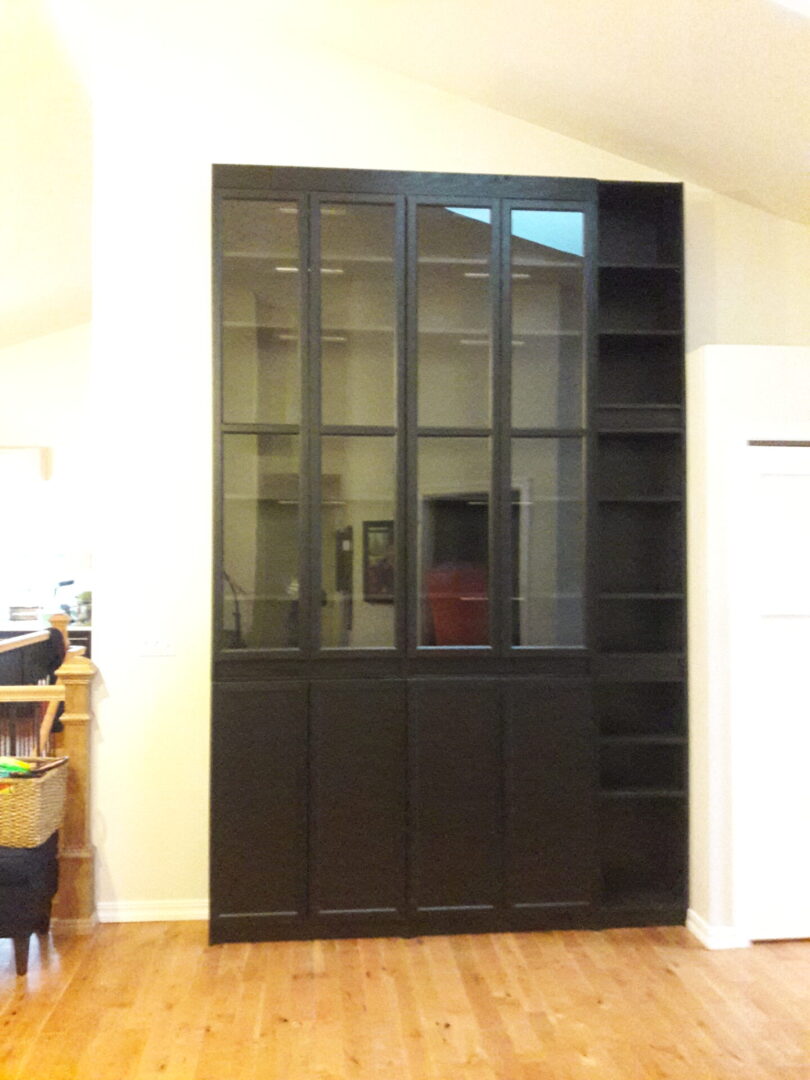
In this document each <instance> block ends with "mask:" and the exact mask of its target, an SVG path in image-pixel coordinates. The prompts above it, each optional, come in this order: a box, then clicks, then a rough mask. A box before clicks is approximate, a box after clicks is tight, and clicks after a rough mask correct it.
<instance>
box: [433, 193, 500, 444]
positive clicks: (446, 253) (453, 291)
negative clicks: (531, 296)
mask: <svg viewBox="0 0 810 1080" xmlns="http://www.w3.org/2000/svg"><path fill="white" fill-rule="evenodd" d="M491 218H492V213H491V211H490V210H489V209H486V208H481V209H477V208H473V207H454V206H420V207H419V208H418V210H417V259H418V266H417V291H418V297H417V305H418V306H417V354H418V355H417V372H418V384H419V386H418V421H419V424H420V426H422V427H466V428H470V427H482V428H488V427H489V425H490V422H491V421H490V417H491V403H490V396H491V395H490V382H491V379H490V371H491V365H492V302H491V294H490V282H491V278H490V274H491V268H492V225H491Z"/></svg>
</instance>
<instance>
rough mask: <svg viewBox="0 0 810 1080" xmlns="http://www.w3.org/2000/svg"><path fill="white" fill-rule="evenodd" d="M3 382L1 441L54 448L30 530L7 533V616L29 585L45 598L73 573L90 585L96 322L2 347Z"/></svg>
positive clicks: (28, 517) (1, 545) (1, 611)
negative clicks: (88, 507)
mask: <svg viewBox="0 0 810 1080" xmlns="http://www.w3.org/2000/svg"><path fill="white" fill-rule="evenodd" d="M0 386H2V387H3V390H2V392H0V446H42V447H48V448H49V449H50V467H49V469H47V470H46V471H48V472H49V474H50V475H49V476H48V477H47V478H43V479H42V480H40V481H38V482H37V484H36V487H37V490H36V494H35V501H34V502H32V504H31V505H30V506H29V507H27V508H26V510H25V511H23V510H22V509H21V508H20V510H19V513H20V518H19V520H18V522H17V524H18V525H19V527H20V529H23V528H25V529H26V534H25V535H23V533H22V532H21V531H17V530H16V529H13V530H12V529H4V530H2V535H0V552H2V556H0V621H1V620H3V619H5V618H7V616H8V610H7V609H8V604H9V603H14V604H19V603H26V602H27V601H26V600H24V599H23V596H22V595H21V594H22V593H23V592H24V591H26V590H31V593H30V599H31V601H32V602H35V603H45V602H46V601H47V599H48V593H49V591H50V590H52V589H53V586H54V584H55V583H56V582H57V581H59V580H64V579H65V576H66V575H69V576H70V577H74V578H75V579H76V581H77V585H78V583H79V580H80V579H82V580H81V585H82V587H83V588H87V587H89V585H88V580H87V579H88V578H89V575H90V544H91V541H90V525H89V520H88V514H87V512H86V502H87V500H86V487H87V485H88V484H89V478H88V454H87V441H88V428H89V412H90V410H89V387H90V325H89V323H85V324H83V325H81V326H75V327H73V328H72V329H71V330H62V331H59V332H58V333H55V334H47V335H44V336H42V337H37V338H32V339H31V340H29V341H26V342H24V343H22V344H19V345H12V346H8V347H7V348H5V349H0ZM12 388H13V389H12ZM29 494H30V492H29ZM26 527H27V528H26Z"/></svg>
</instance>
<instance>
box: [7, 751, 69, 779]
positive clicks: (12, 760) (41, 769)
mask: <svg viewBox="0 0 810 1080" xmlns="http://www.w3.org/2000/svg"><path fill="white" fill-rule="evenodd" d="M61 763H62V759H61V758H18V757H7V756H4V755H2V754H0V780H7V779H9V778H10V777H15V778H16V779H18V780H19V779H22V778H24V777H29V776H42V774H43V773H45V772H48V771H49V770H50V769H53V768H54V767H55V766H56V765H60V764H61Z"/></svg>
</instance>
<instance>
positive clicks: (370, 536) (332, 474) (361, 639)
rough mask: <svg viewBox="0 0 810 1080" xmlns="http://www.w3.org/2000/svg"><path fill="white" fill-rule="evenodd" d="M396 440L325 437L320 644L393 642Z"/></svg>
mask: <svg viewBox="0 0 810 1080" xmlns="http://www.w3.org/2000/svg"><path fill="white" fill-rule="evenodd" d="M395 486H396V440H395V439H394V438H393V436H376V435H373V436H369V435H356V436H338V435H326V436H324V437H323V438H322V439H321V584H322V590H323V593H322V601H321V644H322V646H323V648H325V649H336V648H343V649H382V648H393V646H394V644H395V588H394V585H395V546H394V539H395V537H394V521H395V499H394V491H395Z"/></svg>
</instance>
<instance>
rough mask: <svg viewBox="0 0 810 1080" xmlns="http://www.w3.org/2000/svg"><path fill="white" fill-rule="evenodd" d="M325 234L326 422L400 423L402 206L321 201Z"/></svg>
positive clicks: (323, 337) (323, 397)
mask: <svg viewBox="0 0 810 1080" xmlns="http://www.w3.org/2000/svg"><path fill="white" fill-rule="evenodd" d="M320 238H321V240H320V287H321V329H320V343H321V387H322V393H321V401H322V418H323V422H324V423H325V424H365V425H381V426H384V425H392V424H394V422H395V411H396V330H395V328H396V325H397V318H396V316H397V289H396V280H395V265H394V242H395V208H394V206H393V205H370V204H369V205H366V204H363V205H358V204H355V203H334V204H329V205H321V207H320Z"/></svg>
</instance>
